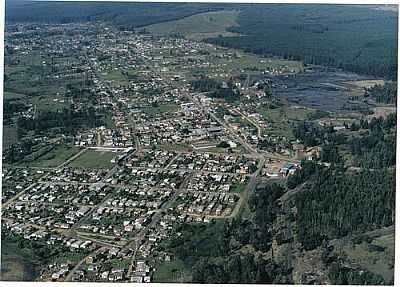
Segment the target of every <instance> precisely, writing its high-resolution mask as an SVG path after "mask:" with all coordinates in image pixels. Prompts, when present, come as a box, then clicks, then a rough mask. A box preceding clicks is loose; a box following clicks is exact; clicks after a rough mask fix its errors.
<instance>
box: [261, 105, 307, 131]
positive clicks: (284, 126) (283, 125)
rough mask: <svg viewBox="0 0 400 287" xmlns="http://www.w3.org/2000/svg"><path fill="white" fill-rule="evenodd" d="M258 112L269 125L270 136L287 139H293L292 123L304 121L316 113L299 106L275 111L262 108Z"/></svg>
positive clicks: (283, 107)
mask: <svg viewBox="0 0 400 287" xmlns="http://www.w3.org/2000/svg"><path fill="white" fill-rule="evenodd" d="M257 111H258V112H259V113H260V114H261V115H262V116H263V119H264V121H266V123H267V125H268V127H267V128H266V132H267V133H268V134H273V135H280V136H285V137H287V138H293V133H292V125H291V123H293V122H296V121H303V120H305V119H307V117H308V116H309V115H311V114H312V113H313V112H314V110H313V109H309V108H306V107H297V106H282V107H278V108H274V109H271V108H268V107H266V106H261V107H260V108H258V109H257Z"/></svg>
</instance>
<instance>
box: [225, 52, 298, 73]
mask: <svg viewBox="0 0 400 287" xmlns="http://www.w3.org/2000/svg"><path fill="white" fill-rule="evenodd" d="M238 55H239V58H237V59H234V60H228V59H221V60H219V61H218V63H219V64H221V65H224V66H225V67H226V68H227V69H230V70H234V71H235V70H236V71H241V70H260V71H263V70H270V71H271V70H273V69H278V68H281V67H287V68H288V69H289V70H293V71H295V72H299V71H301V70H302V69H303V64H302V63H301V62H297V61H289V60H284V59H279V58H264V57H261V56H258V55H254V54H249V53H243V52H240V53H238Z"/></svg>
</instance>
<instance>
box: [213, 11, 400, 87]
mask: <svg viewBox="0 0 400 287" xmlns="http://www.w3.org/2000/svg"><path fill="white" fill-rule="evenodd" d="M238 24H239V25H238V26H235V27H232V28H231V29H230V31H232V32H236V33H240V34H241V36H238V37H218V38H214V39H209V40H208V41H209V42H211V43H216V44H219V45H223V46H227V47H232V48H240V49H244V50H246V51H248V52H253V53H256V54H262V55H271V54H272V55H278V56H281V57H284V58H287V59H294V60H302V61H304V62H305V63H306V64H319V65H327V66H333V67H338V68H343V69H345V70H348V71H353V72H357V73H361V74H370V75H374V76H380V77H385V78H390V79H395V78H396V74H397V13H395V12H390V11H381V10H377V9H373V8H371V7H368V6H365V7H354V6H340V5H265V6H264V5H253V6H252V7H247V8H246V9H243V10H242V11H241V13H240V15H239V19H238Z"/></svg>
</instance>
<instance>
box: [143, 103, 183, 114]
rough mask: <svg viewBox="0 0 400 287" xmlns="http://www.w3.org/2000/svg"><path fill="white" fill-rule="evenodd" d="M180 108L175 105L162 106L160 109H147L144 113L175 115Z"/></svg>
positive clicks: (144, 109)
mask: <svg viewBox="0 0 400 287" xmlns="http://www.w3.org/2000/svg"><path fill="white" fill-rule="evenodd" d="M179 108H180V107H179V106H178V105H175V104H161V105H159V106H158V107H146V108H143V111H144V112H145V113H146V114H149V115H152V116H154V115H156V114H163V113H173V112H176V111H178V110H179Z"/></svg>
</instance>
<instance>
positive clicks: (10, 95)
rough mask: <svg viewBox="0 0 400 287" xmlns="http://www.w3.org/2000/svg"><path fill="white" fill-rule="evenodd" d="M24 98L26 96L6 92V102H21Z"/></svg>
mask: <svg viewBox="0 0 400 287" xmlns="http://www.w3.org/2000/svg"><path fill="white" fill-rule="evenodd" d="M24 97H26V95H23V94H18V93H13V92H6V91H4V99H5V100H19V99H23V98H24Z"/></svg>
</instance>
